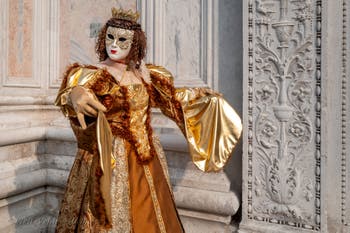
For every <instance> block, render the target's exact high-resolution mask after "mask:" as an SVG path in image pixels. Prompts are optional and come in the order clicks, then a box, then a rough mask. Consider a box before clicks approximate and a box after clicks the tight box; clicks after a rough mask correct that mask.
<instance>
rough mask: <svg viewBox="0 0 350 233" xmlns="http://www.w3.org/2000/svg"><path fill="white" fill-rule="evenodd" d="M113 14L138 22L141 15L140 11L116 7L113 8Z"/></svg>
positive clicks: (118, 17) (116, 16)
mask: <svg viewBox="0 0 350 233" xmlns="http://www.w3.org/2000/svg"><path fill="white" fill-rule="evenodd" d="M112 16H113V18H117V19H124V20H129V21H133V22H137V20H138V19H139V17H140V14H139V12H137V11H136V12H133V11H132V10H127V11H126V10H123V9H121V8H120V9H117V8H115V7H113V8H112Z"/></svg>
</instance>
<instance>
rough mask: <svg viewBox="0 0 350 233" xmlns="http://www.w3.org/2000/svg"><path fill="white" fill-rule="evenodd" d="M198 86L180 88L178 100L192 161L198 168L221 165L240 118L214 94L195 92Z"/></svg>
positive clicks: (231, 146) (238, 130)
mask: <svg viewBox="0 0 350 233" xmlns="http://www.w3.org/2000/svg"><path fill="white" fill-rule="evenodd" d="M198 92H203V90H200V89H199V88H195V89H191V88H180V89H177V90H176V99H177V100H179V101H180V103H181V107H182V111H183V116H184V122H185V130H186V138H187V141H188V143H189V144H188V146H189V151H190V154H191V156H192V161H193V162H194V163H195V165H196V166H197V167H198V168H199V169H200V170H202V171H218V170H220V169H222V168H223V167H224V165H225V164H226V163H227V161H228V159H229V158H230V156H231V154H232V151H233V149H234V148H235V146H236V144H237V142H238V140H239V138H240V135H241V132H242V123H241V119H240V117H239V116H238V114H237V113H236V112H235V110H234V109H233V108H232V107H231V106H230V105H229V104H228V103H227V102H226V100H225V99H224V98H223V97H221V96H219V95H215V94H209V92H208V94H207V95H202V94H201V95H199V97H198Z"/></svg>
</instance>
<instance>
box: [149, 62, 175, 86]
mask: <svg viewBox="0 0 350 233" xmlns="http://www.w3.org/2000/svg"><path fill="white" fill-rule="evenodd" d="M146 67H147V69H148V70H149V72H150V75H151V79H152V80H153V79H156V80H166V81H168V82H173V81H174V76H173V75H172V74H171V73H170V71H169V70H167V69H166V68H164V67H163V66H156V65H153V64H146Z"/></svg>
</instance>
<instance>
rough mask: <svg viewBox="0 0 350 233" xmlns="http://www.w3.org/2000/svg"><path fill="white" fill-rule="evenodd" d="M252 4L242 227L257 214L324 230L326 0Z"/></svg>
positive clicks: (249, 8)
mask: <svg viewBox="0 0 350 233" xmlns="http://www.w3.org/2000/svg"><path fill="white" fill-rule="evenodd" d="M245 4H246V8H245V10H246V11H247V12H246V17H247V19H246V22H247V25H246V26H247V28H246V29H247V30H246V33H247V35H246V36H247V37H246V38H245V39H246V41H245V43H246V46H247V48H248V50H247V51H246V52H247V54H245V56H246V60H245V61H246V64H245V75H244V78H245V84H244V86H245V90H246V92H245V95H244V101H245V102H244V103H245V108H244V112H245V113H246V117H245V121H244V123H245V132H246V134H245V138H244V140H245V142H244V157H245V164H244V176H245V179H244V181H245V182H246V183H245V184H244V185H245V190H244V194H243V195H244V200H245V203H244V204H245V205H244V221H243V223H242V229H244V224H247V223H250V222H251V221H253V222H256V223H257V225H260V223H261V224H262V225H264V224H267V225H273V224H276V225H280V226H288V227H289V228H291V229H293V228H295V231H296V232H299V231H302V230H312V231H320V225H321V205H322V204H321V203H322V201H321V134H322V131H321V110H322V109H321V97H322V91H321V90H322V89H321V65H322V64H321V62H322V59H321V32H322V28H321V16H322V15H321V14H322V10H321V9H322V2H321V1H310V0H291V1H289V0H278V1H268V0H254V1H253V0H250V1H247V2H246V3H245ZM262 232H264V231H262Z"/></svg>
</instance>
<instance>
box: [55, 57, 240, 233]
mask: <svg viewBox="0 0 350 233" xmlns="http://www.w3.org/2000/svg"><path fill="white" fill-rule="evenodd" d="M125 69H126V67H125ZM143 69H144V70H146V72H135V73H133V74H135V75H139V76H140V77H141V79H142V83H140V84H130V85H120V84H119V82H118V81H116V79H115V78H114V77H113V76H112V75H111V74H110V73H109V72H108V71H107V70H106V69H103V68H99V67H95V66H82V65H79V64H73V65H72V66H71V67H70V68H69V69H68V70H67V72H66V74H65V75H64V79H63V81H62V86H61V88H60V91H59V94H58V97H57V100H56V105H58V106H60V107H61V109H62V111H63V113H64V114H65V115H66V116H68V117H69V119H70V122H71V126H72V129H73V131H74V133H75V135H76V138H77V143H78V152H77V155H76V158H75V161H74V164H73V167H72V169H71V172H70V174H69V178H68V183H67V187H66V191H65V194H64V197H63V200H62V204H61V209H60V213H59V217H58V221H57V226H56V232H57V233H63V232H65V233H70V232H79V233H80V232H93V233H99V232H116V233H129V232H130V233H131V232H133V233H146V232H147V233H158V232H160V233H165V232H168V233H179V232H184V229H183V227H182V224H181V221H180V219H179V215H178V213H177V210H176V206H175V202H174V197H173V194H172V189H171V184H170V181H169V175H168V170H167V164H166V160H165V156H164V152H163V150H162V147H161V145H160V143H159V139H158V138H157V137H156V136H155V135H153V132H152V127H151V126H150V114H151V107H157V108H160V109H161V111H162V112H163V113H164V114H165V115H166V116H168V117H170V118H171V119H172V120H174V121H175V122H176V123H177V125H178V126H179V127H180V129H181V130H182V132H183V134H184V135H185V137H186V139H187V140H188V142H189V150H190V154H191V156H192V160H193V162H194V163H195V164H196V165H197V166H198V168H199V169H201V170H203V171H217V170H219V169H221V168H222V167H223V166H224V164H225V163H226V161H227V160H228V158H229V156H230V154H231V152H232V150H233V148H234V146H235V144H236V143H237V140H238V138H239V137H240V134H241V130H242V126H241V121H240V118H239V117H238V115H237V114H236V113H235V111H234V110H233V109H232V108H231V107H230V106H229V105H228V104H227V103H226V101H225V100H224V99H223V98H222V97H220V96H218V95H215V94H212V92H210V91H208V89H203V88H181V89H176V88H174V85H173V78H172V76H171V74H170V73H169V72H168V71H167V70H165V69H164V68H162V67H159V66H153V65H147V68H146V67H145V66H144V67H143ZM130 72H131V71H130ZM145 75H148V76H149V75H150V76H149V77H147V78H146V77H144V76H145ZM142 76H143V77H142ZM144 80H150V81H149V82H146V81H144ZM77 85H80V86H82V87H84V88H86V89H87V90H88V91H89V92H91V93H93V94H94V96H95V97H96V98H97V99H98V100H99V101H100V102H101V103H102V104H103V105H104V106H105V107H106V108H107V112H105V113H101V112H99V114H98V117H97V119H96V118H89V117H86V121H87V123H88V127H87V129H85V130H83V129H82V128H81V127H80V125H79V123H78V121H77V119H76V115H75V112H74V109H73V108H72V105H71V103H70V101H69V98H68V96H69V93H70V90H71V89H72V88H73V87H74V86H77Z"/></svg>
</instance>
